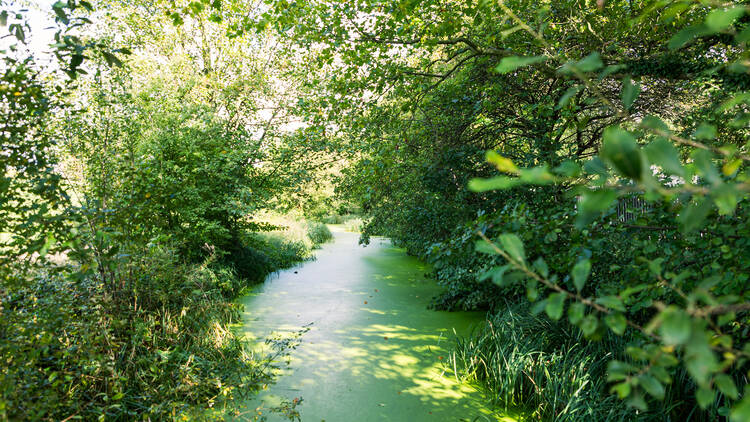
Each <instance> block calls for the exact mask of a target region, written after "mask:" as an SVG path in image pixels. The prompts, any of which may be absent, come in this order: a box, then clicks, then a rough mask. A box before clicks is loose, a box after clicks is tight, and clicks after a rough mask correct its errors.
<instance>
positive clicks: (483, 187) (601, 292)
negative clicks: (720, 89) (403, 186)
mask: <svg viewBox="0 0 750 422" xmlns="http://www.w3.org/2000/svg"><path fill="white" fill-rule="evenodd" d="M501 7H502V8H503V10H504V11H505V12H506V19H510V20H513V21H514V22H515V23H516V24H517V27H518V28H519V29H522V30H525V31H527V32H528V33H529V34H531V35H532V36H533V38H534V39H535V42H536V46H537V47H538V48H539V50H540V51H541V53H542V54H540V55H537V56H531V57H529V56H525V57H521V56H512V57H506V58H503V59H502V60H501V61H500V64H499V65H498V66H497V68H496V70H497V71H498V72H501V73H509V72H518V71H522V70H523V69H524V68H525V67H528V66H538V65H539V64H544V65H545V66H548V67H549V66H554V67H555V68H556V77H564V78H567V79H568V80H569V81H571V88H570V90H569V94H566V95H565V96H563V98H562V99H561V100H560V103H559V104H558V107H563V108H564V107H569V106H571V101H575V98H576V94H577V93H579V92H581V91H584V90H586V91H588V92H590V93H593V94H594V97H595V98H597V101H598V102H599V105H600V106H601V107H606V108H608V109H610V110H612V111H613V112H614V113H616V114H617V115H618V117H620V121H621V123H619V124H617V125H613V126H610V127H608V128H607V129H605V130H604V131H603V133H602V145H601V147H600V148H599V152H598V155H597V156H595V157H593V158H592V159H590V160H588V161H586V162H583V163H579V162H575V161H565V162H563V163H562V164H561V165H559V166H556V167H554V168H550V167H549V166H546V165H539V166H536V167H529V168H518V167H517V166H516V165H515V164H514V163H513V162H512V161H511V160H510V159H508V158H505V157H503V156H502V155H500V154H498V153H497V152H494V151H490V152H488V153H487V161H488V162H489V163H491V164H493V165H494V166H496V167H497V169H498V170H499V171H500V172H501V173H504V174H502V175H498V176H496V177H493V178H489V179H474V180H472V181H471V182H470V183H469V188H470V189H471V190H473V191H476V192H483V191H490V190H498V189H517V188H519V187H525V188H527V189H535V187H534V186H535V185H546V184H559V185H560V186H564V187H566V190H567V191H568V192H570V194H571V195H572V196H574V197H576V199H577V200H576V201H573V203H574V204H575V207H576V221H575V226H576V228H577V229H578V230H583V231H585V230H589V231H593V230H594V228H596V227H602V226H605V225H608V224H609V225H618V224H619V225H625V224H626V223H627V225H628V226H629V227H631V228H633V229H636V230H637V229H639V228H641V229H649V230H654V233H655V234H654V236H653V237H652V245H650V249H651V253H648V254H647V253H644V256H640V257H637V258H634V264H635V265H638V266H640V267H641V268H643V272H642V273H640V274H641V277H640V284H633V283H630V282H629V283H624V282H622V283H619V284H618V280H615V281H614V283H613V281H612V280H607V288H603V289H598V288H597V287H598V286H597V285H592V283H595V282H598V281H599V280H596V277H595V276H592V265H593V266H594V267H595V266H596V265H599V264H602V265H607V263H596V262H592V259H591V258H590V257H591V254H588V255H587V254H583V255H582V256H581V257H580V259H579V260H578V261H577V262H576V263H575V264H574V265H572V268H570V271H569V273H568V274H552V273H551V272H550V270H549V269H548V265H547V263H546V262H545V259H544V257H543V256H527V255H526V253H525V251H524V245H523V242H522V241H521V238H520V237H519V236H518V235H517V234H513V233H502V234H499V235H497V236H494V235H491V234H489V233H488V230H480V231H479V233H478V234H479V236H480V237H481V240H478V241H477V244H476V249H477V251H479V252H481V253H483V254H488V255H491V256H494V257H496V258H497V260H498V261H499V262H500V263H501V264H502V265H497V266H494V267H492V268H490V269H489V270H488V271H487V272H486V273H485V274H484V278H487V279H492V280H493V281H494V282H496V283H498V284H501V285H508V284H511V283H523V284H524V285H525V286H526V289H527V296H528V297H529V298H530V300H532V301H533V302H534V305H533V310H535V311H536V312H538V313H541V312H546V314H547V315H548V316H549V317H550V318H551V319H553V320H560V319H562V318H563V317H564V316H565V315H566V316H567V319H568V321H569V322H570V323H571V324H574V325H576V326H578V327H579V328H580V329H581V330H582V332H583V334H584V335H585V336H586V337H589V338H597V337H600V336H601V335H602V333H603V332H604V331H606V330H610V331H612V332H613V333H615V334H617V335H624V334H625V333H626V331H628V332H632V333H634V336H635V338H639V339H641V340H642V341H640V343H639V344H638V346H632V347H629V348H628V349H627V350H626V353H625V355H624V357H623V358H620V360H612V361H611V362H610V364H609V367H608V380H609V381H610V382H611V383H612V392H614V393H616V394H617V395H618V396H619V397H620V398H623V399H627V400H628V401H629V403H630V404H631V405H633V406H634V407H636V408H640V409H646V407H647V396H652V397H653V398H655V399H657V400H661V399H664V397H665V392H666V386H667V385H668V384H670V383H672V382H673V377H674V374H675V373H676V370H677V369H678V368H682V369H684V370H685V371H686V372H687V374H689V377H690V378H691V379H692V381H693V382H694V383H695V385H696V387H697V388H696V397H695V399H696V401H697V403H698V404H699V405H700V406H701V407H704V408H706V407H708V406H712V405H717V404H716V403H717V401H718V403H719V404H718V406H719V408H718V411H719V414H721V415H723V416H728V417H729V419H730V420H731V421H748V420H750V388H748V387H747V386H745V387H744V394H743V395H741V394H740V391H741V390H742V384H745V385H746V384H747V377H748V373H747V369H748V362H749V360H748V358H750V343H748V342H747V338H748V326H749V322H750V320H749V317H748V312H749V311H750V301H748V289H747V280H748V272H749V271H748V267H747V265H745V264H743V263H742V262H743V261H746V260H747V258H748V256H747V254H748V251H750V237H749V236H748V228H747V217H748V193H749V192H750V173H748V170H747V168H748V167H747V163H748V161H750V155H748V151H747V150H748V148H750V144H749V143H747V126H748V123H749V122H750V113H748V111H749V110H750V109H749V107H750V92H746V91H744V90H743V86H746V85H747V84H746V83H745V85H742V84H740V85H739V88H738V89H736V90H733V91H731V92H724V93H723V94H725V95H723V96H722V98H721V99H720V100H715V101H712V102H711V104H709V105H708V106H706V105H704V106H702V108H701V112H700V113H699V116H701V117H700V118H698V119H697V120H696V118H694V117H692V119H693V121H690V122H689V125H688V124H686V123H685V122H670V121H665V119H662V118H660V117H658V116H654V115H647V116H643V115H639V114H638V113H637V112H632V111H631V110H634V109H633V104H634V103H635V102H636V101H637V100H638V97H639V94H640V93H641V90H642V89H646V87H645V85H641V84H639V83H637V82H635V81H633V80H632V79H631V77H630V76H629V75H622V76H621V79H620V81H621V83H620V84H619V86H618V87H617V89H619V92H620V95H619V96H620V98H619V99H617V98H616V97H615V98H614V99H613V96H612V95H605V94H604V92H605V91H607V90H608V91H609V92H611V91H612V89H611V84H610V85H607V86H604V84H605V82H604V81H605V78H608V77H609V79H610V80H611V76H612V75H613V74H616V73H617V72H619V71H620V69H622V68H624V66H621V65H619V64H617V63H608V64H605V63H604V61H605V60H606V59H604V57H606V53H605V52H603V53H601V54H600V53H597V52H594V53H591V54H589V55H588V56H586V57H584V58H583V59H580V60H574V59H570V58H568V57H565V56H561V55H558V54H556V53H555V51H556V50H555V49H554V48H552V46H551V44H550V43H548V42H547V40H545V38H544V36H543V32H542V31H541V30H537V29H534V28H532V27H531V26H529V25H527V24H526V23H525V22H524V21H522V20H521V19H520V18H519V17H518V16H517V15H516V14H514V12H513V11H512V10H510V9H509V8H507V7H504V6H503V4H502V2H501ZM657 11H658V13H660V14H662V15H661V18H662V19H669V18H670V17H673V16H674V15H676V14H683V15H684V14H693V15H694V16H695V19H693V21H694V23H693V24H692V25H690V26H687V27H686V28H685V29H683V30H681V31H680V32H678V33H677V34H676V35H674V36H673V37H672V38H671V39H670V40H669V41H668V48H669V50H671V51H673V52H675V54H677V53H679V50H680V49H683V48H685V47H686V46H689V45H691V44H698V45H699V43H700V42H701V40H702V39H704V38H706V37H723V39H725V40H726V42H725V46H726V47H725V49H724V50H723V51H717V50H716V49H715V47H712V48H713V50H711V51H706V52H704V53H705V55H706V56H713V57H715V60H716V62H717V65H716V66H715V67H713V68H712V69H711V70H709V71H708V72H709V75H708V76H709V77H710V76H711V75H716V74H719V73H721V74H723V75H736V76H737V77H740V78H746V77H747V73H748V72H749V71H750V61H749V60H748V58H749V57H750V55H749V54H748V52H747V49H746V47H747V42H748V41H750V26H747V23H746V22H747V21H748V17H750V9H749V8H748V6H746V5H729V6H725V5H723V4H720V3H718V2H717V3H716V4H714V2H691V1H683V2H668V1H664V2H656V3H654V7H653V8H651V9H649V11H648V12H647V13H657ZM632 24H634V25H637V24H638V19H637V18H636V19H635V20H634V21H633V22H632ZM692 47H695V45H693V46H692ZM701 54H702V53H701ZM686 126H688V127H687V128H686ZM632 197H638V198H640V200H641V201H643V203H645V204H647V205H646V206H647V207H649V206H650V207H655V208H658V209H659V210H661V212H662V214H661V217H662V218H661V219H660V220H659V223H661V226H659V227H654V226H649V223H650V222H649V221H648V218H647V217H638V218H634V219H633V220H632V221H623V220H621V219H613V218H612V214H613V212H612V210H613V208H614V207H615V206H616V205H617V204H622V202H623V199H625V198H632ZM664 210H666V211H664ZM664 212H666V216H667V218H666V219H665V218H664ZM633 214H636V215H637V214H638V213H637V212H634V213H633ZM678 237H679V238H681V239H683V240H684V239H691V241H692V243H693V244H694V245H696V247H695V248H693V250H691V253H692V254H698V255H700V259H701V260H702V261H701V262H705V265H704V266H703V267H702V270H701V271H699V272H696V271H691V270H685V271H680V265H671V263H670V262H669V260H668V259H667V258H668V255H665V254H664V253H663V250H664V249H662V248H666V245H668V244H669V243H670V242H672V241H673V240H674V239H676V238H678ZM682 244H683V245H684V243H682ZM683 248H684V246H683ZM549 253H550V254H552V253H554V251H549ZM660 253H661V255H662V256H658V255H659V254H660ZM646 255H647V256H648V257H646ZM655 256H656V257H655ZM732 260H735V261H737V262H738V263H737V265H734V266H732V267H731V268H728V267H727V262H729V261H732ZM613 284H614V285H615V286H619V289H618V291H613V289H612V287H611V286H612V285H613ZM566 309H567V312H566ZM738 386H739V387H738Z"/></svg>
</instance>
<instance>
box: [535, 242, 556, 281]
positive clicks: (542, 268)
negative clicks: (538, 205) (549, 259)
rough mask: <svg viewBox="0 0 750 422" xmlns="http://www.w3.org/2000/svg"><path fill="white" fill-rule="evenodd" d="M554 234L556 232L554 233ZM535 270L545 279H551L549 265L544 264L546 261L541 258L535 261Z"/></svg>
mask: <svg viewBox="0 0 750 422" xmlns="http://www.w3.org/2000/svg"><path fill="white" fill-rule="evenodd" d="M552 233H554V232H552ZM534 269H535V270H536V271H537V272H538V273H539V274H540V275H541V276H542V277H544V278H547V277H549V268H548V267H547V263H546V262H544V259H543V258H542V257H541V256H540V257H539V258H537V259H536V261H534Z"/></svg>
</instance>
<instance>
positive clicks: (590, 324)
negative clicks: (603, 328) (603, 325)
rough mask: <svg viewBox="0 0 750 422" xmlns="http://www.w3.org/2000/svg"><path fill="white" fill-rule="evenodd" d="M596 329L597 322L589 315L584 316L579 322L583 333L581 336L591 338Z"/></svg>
mask: <svg viewBox="0 0 750 422" xmlns="http://www.w3.org/2000/svg"><path fill="white" fill-rule="evenodd" d="M598 327H599V320H598V319H597V318H596V317H595V316H593V315H591V314H589V315H586V316H585V317H584V318H583V320H581V331H583V335H584V336H586V337H591V336H592V335H593V334H594V333H595V332H596V329H597V328H598Z"/></svg>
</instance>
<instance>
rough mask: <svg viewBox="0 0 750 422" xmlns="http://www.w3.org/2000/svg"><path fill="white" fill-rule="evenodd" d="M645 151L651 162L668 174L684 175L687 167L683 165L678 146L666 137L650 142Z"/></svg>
mask: <svg viewBox="0 0 750 422" xmlns="http://www.w3.org/2000/svg"><path fill="white" fill-rule="evenodd" d="M643 151H644V152H645V153H646V158H648V161H649V162H650V163H651V164H656V165H657V166H659V167H661V169H662V170H663V171H664V173H666V174H670V175H675V176H680V177H684V176H685V168H684V167H682V162H681V161H680V154H679V152H677V148H675V146H674V145H672V143H671V142H669V141H668V140H667V139H666V138H662V137H658V138H656V139H655V140H654V141H653V142H651V143H650V144H648V145H647V146H646V147H645V148H644V149H643Z"/></svg>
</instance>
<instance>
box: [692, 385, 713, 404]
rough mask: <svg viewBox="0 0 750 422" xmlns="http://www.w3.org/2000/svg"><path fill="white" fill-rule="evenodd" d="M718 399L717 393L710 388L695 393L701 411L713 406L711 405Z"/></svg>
mask: <svg viewBox="0 0 750 422" xmlns="http://www.w3.org/2000/svg"><path fill="white" fill-rule="evenodd" d="M715 398H716V392H715V391H714V390H712V389H710V388H703V387H701V388H698V391H696V392H695V399H696V401H697V402H698V406H700V407H701V409H705V408H707V407H708V406H710V405H711V403H713V402H714V399H715Z"/></svg>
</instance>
